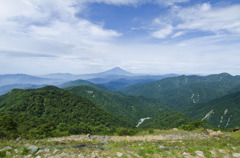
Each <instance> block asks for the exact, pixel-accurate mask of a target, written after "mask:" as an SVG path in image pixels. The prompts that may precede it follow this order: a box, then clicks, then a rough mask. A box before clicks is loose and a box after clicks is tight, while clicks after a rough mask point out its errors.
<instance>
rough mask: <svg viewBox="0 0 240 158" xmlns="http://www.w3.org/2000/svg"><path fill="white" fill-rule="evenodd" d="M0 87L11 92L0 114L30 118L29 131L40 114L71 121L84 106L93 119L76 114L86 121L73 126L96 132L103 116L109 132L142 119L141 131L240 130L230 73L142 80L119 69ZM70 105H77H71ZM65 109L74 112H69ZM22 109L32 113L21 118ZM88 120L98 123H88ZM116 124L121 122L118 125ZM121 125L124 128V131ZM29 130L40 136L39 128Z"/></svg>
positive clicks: (1, 80) (10, 80)
mask: <svg viewBox="0 0 240 158" xmlns="http://www.w3.org/2000/svg"><path fill="white" fill-rule="evenodd" d="M0 85H1V87H0V93H1V94H5V93H7V94H5V95H2V96H1V97H0V114H9V115H11V116H12V117H13V118H14V119H19V118H20V117H27V118H28V117H29V118H28V119H27V120H25V123H24V122H23V124H22V123H20V124H21V126H24V127H25V126H27V125H26V123H28V121H29V120H32V119H31V117H33V116H32V115H30V113H37V115H38V116H37V118H34V119H36V120H38V121H40V120H41V119H47V120H48V119H52V118H50V117H55V116H56V117H60V115H58V114H56V113H55V112H54V111H59V110H60V111H61V112H63V114H62V115H64V116H67V117H69V116H70V115H71V114H70V113H72V112H73V111H74V110H77V109H78V108H77V107H78V106H79V105H78V104H77V103H78V102H80V103H81V106H88V107H85V108H86V110H87V111H88V113H89V114H88V115H86V116H85V115H83V113H84V111H83V110H80V109H78V110H80V111H81V113H76V114H74V115H73V117H74V118H75V117H80V116H81V118H82V119H80V120H78V121H77V122H75V123H76V124H74V123H73V125H77V124H78V123H81V122H83V120H84V119H85V121H84V122H85V123H86V126H87V127H88V126H89V128H91V129H94V130H97V129H95V128H94V126H95V125H94V123H93V122H94V120H95V121H97V122H98V124H97V126H98V127H100V126H101V125H104V124H102V123H101V120H98V119H99V118H101V117H103V116H102V115H107V116H108V117H103V118H104V119H105V120H108V123H109V124H108V125H107V127H109V128H110V129H111V128H112V127H114V128H115V127H130V126H131V127H136V125H137V124H138V122H139V120H140V119H142V118H149V119H148V120H146V121H144V122H143V123H142V122H141V123H142V124H141V123H140V124H139V126H138V128H159V129H168V128H173V127H178V126H181V125H182V124H187V123H189V122H191V121H193V120H207V121H208V125H210V126H212V127H215V128H222V129H228V128H234V127H237V126H240V124H239V121H240V120H239V117H238V114H239V112H240V107H239V105H240V100H239V98H240V94H239V92H240V76H232V75H230V74H228V73H221V74H214V75H208V76H197V75H189V76H186V75H176V74H169V75H145V74H144V75H141V74H134V73H130V72H127V71H125V70H123V69H121V68H118V67H117V68H114V69H111V70H108V71H105V72H101V73H95V74H85V75H73V74H49V75H44V76H41V77H35V76H30V75H23V74H15V75H1V76H0ZM46 85H53V86H46ZM41 87H44V88H41ZM57 87H58V88H57ZM39 88H40V89H39ZM12 89H30V90H12ZM78 97H80V98H78ZM15 98H18V99H15ZM61 98H62V99H61ZM73 98H74V100H72V99H73ZM83 98H84V99H86V102H85V101H84V100H83ZM79 99H80V100H79ZM58 100H61V101H60V102H59V101H58ZM70 100H72V101H70ZM78 100H79V101H78ZM46 101H47V102H46ZM67 102H69V103H70V102H72V104H71V105H68V103H67ZM51 103H53V105H51ZM43 105H44V106H43ZM90 105H91V106H90ZM46 106H47V107H46ZM95 106H96V107H95ZM64 107H65V108H67V109H69V108H70V109H72V110H70V111H69V110H64ZM74 107H76V108H74ZM29 108H30V109H29ZM82 108H83V107H82ZM89 108H90V109H89ZM91 108H93V109H95V108H96V109H99V111H100V112H101V114H98V110H97V111H94V114H90V113H91ZM54 109H55V110H54ZM19 110H20V111H25V112H26V114H25V113H21V114H20V113H19V112H20V111H19ZM60 111H59V112H60ZM15 114H16V115H15ZM23 115H24V116H23ZM25 115H26V116H25ZM27 115H28V116H27ZM48 115H49V116H48ZM97 116H99V117H97ZM91 117H92V119H91ZM71 118H72V117H71ZM74 118H72V119H74ZM39 119H40V120H39ZM87 119H91V121H92V122H91V121H90V122H88V121H86V120H87ZM111 119H113V120H115V121H113V122H112V121H110V120H111ZM75 121H76V120H75ZM40 122H41V121H40ZM54 122H55V125H54V127H55V128H57V125H59V124H60V123H65V124H68V123H69V120H62V121H60V122H56V121H54ZM117 122H118V123H119V124H121V125H123V126H118V125H117V124H118V123H117ZM110 124H111V125H110ZM39 126H42V124H41V123H39ZM104 126H105V125H104ZM28 128H30V129H31V130H33V131H34V130H35V128H38V127H35V126H31V127H28ZM24 130H26V129H24ZM107 130H108V129H104V131H105V132H106V131H107ZM68 132H70V131H68ZM70 133H71V132H70ZM73 133H74V132H73Z"/></svg>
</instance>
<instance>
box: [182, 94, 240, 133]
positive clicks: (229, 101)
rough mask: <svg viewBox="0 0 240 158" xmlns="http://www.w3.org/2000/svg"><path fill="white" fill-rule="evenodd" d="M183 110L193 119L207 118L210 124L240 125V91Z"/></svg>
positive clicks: (217, 125) (220, 125) (231, 126)
mask: <svg viewBox="0 0 240 158" xmlns="http://www.w3.org/2000/svg"><path fill="white" fill-rule="evenodd" d="M182 111H183V112H184V113H185V114H186V115H187V116H189V117H191V118H193V119H203V120H207V123H208V124H210V125H212V126H215V127H219V128H223V129H224V128H234V127H240V117H239V114H240V91H239V92H237V93H233V94H229V95H226V96H224V97H221V98H218V99H216V100H213V101H210V102H208V103H205V104H198V105H195V106H191V107H188V108H186V109H185V108H184V109H182Z"/></svg>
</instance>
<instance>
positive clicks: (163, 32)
mask: <svg viewBox="0 0 240 158" xmlns="http://www.w3.org/2000/svg"><path fill="white" fill-rule="evenodd" d="M172 32H173V27H172V26H171V25H167V26H165V27H164V28H161V29H159V30H157V31H155V32H153V33H152V36H153V37H155V38H160V39H162V38H166V37H167V36H168V35H170V34H171V33H172Z"/></svg>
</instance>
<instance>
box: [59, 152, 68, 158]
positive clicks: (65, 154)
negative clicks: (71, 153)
mask: <svg viewBox="0 0 240 158" xmlns="http://www.w3.org/2000/svg"><path fill="white" fill-rule="evenodd" d="M60 156H62V157H64V156H65V157H67V156H68V154H67V153H64V152H63V153H61V154H60Z"/></svg>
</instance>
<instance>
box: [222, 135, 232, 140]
mask: <svg viewBox="0 0 240 158" xmlns="http://www.w3.org/2000/svg"><path fill="white" fill-rule="evenodd" d="M231 137H232V135H231V134H228V135H225V137H224V138H226V139H227V138H231Z"/></svg>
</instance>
